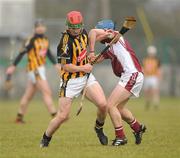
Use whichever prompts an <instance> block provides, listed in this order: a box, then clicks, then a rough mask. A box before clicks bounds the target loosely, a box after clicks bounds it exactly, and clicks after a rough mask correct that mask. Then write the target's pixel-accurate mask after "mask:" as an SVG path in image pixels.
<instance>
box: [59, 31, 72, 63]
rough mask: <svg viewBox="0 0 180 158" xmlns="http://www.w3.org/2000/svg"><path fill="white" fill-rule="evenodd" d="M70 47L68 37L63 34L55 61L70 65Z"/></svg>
mask: <svg viewBox="0 0 180 158" xmlns="http://www.w3.org/2000/svg"><path fill="white" fill-rule="evenodd" d="M71 49H72V46H71V43H70V40H69V35H68V34H67V33H64V34H63V35H62V38H61V40H60V43H59V45H58V47H57V59H58V63H59V64H70V63H71V51H72V50H71Z"/></svg>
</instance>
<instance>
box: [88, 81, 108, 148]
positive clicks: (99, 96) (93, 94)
mask: <svg viewBox="0 0 180 158" xmlns="http://www.w3.org/2000/svg"><path fill="white" fill-rule="evenodd" d="M89 80H90V82H91V78H90V79H89ZM86 97H87V98H88V99H89V100H90V101H91V102H93V103H94V104H95V105H96V106H97V118H96V122H95V131H96V133H97V136H98V138H99V141H100V142H101V144H102V145H107V144H108V138H107V136H105V134H104V132H103V125H104V122H105V119H106V115H107V102H106V98H105V95H104V92H103V90H102V88H101V86H100V85H99V83H98V82H94V83H93V84H90V85H88V87H87V92H86Z"/></svg>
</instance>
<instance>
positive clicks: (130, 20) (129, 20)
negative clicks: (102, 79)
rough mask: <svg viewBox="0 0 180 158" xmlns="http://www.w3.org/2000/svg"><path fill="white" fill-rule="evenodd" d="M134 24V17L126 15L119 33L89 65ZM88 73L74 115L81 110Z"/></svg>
mask: <svg viewBox="0 0 180 158" xmlns="http://www.w3.org/2000/svg"><path fill="white" fill-rule="evenodd" d="M135 24H136V19H135V18H134V17H126V18H125V21H124V23H123V26H122V28H121V30H120V31H119V33H120V34H116V35H115V36H114V38H113V39H112V40H111V42H110V43H109V44H108V45H107V46H106V47H105V48H104V49H103V50H102V51H101V53H99V54H98V55H97V57H96V58H95V59H94V61H92V62H91V65H94V64H95V63H96V62H97V61H98V60H99V58H100V57H101V55H102V54H103V53H105V52H106V51H107V50H108V49H109V48H110V47H111V46H112V44H113V43H114V42H115V41H116V40H117V36H119V37H121V36H122V35H124V34H125V33H126V32H127V31H128V30H130V29H132V28H133V27H134V26H135ZM119 37H118V38H119ZM89 75H90V73H88V74H87V80H86V84H85V87H84V89H83V93H82V97H81V101H80V106H79V109H78V111H77V113H76V116H78V115H79V114H80V112H81V110H82V107H83V100H84V97H85V94H86V90H87V83H88V79H89Z"/></svg>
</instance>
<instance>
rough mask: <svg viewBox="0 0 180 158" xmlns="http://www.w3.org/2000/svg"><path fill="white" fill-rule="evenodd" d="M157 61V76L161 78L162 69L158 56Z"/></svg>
mask: <svg viewBox="0 0 180 158" xmlns="http://www.w3.org/2000/svg"><path fill="white" fill-rule="evenodd" d="M157 62H158V70H157V76H158V78H159V80H161V79H162V69H161V62H160V60H159V59H158V58H157Z"/></svg>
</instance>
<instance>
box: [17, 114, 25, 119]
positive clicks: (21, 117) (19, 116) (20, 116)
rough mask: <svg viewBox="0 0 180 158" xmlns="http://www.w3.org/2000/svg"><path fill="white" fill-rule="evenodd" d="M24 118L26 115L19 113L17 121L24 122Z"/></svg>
mask: <svg viewBox="0 0 180 158" xmlns="http://www.w3.org/2000/svg"><path fill="white" fill-rule="evenodd" d="M23 117H24V115H23V114H20V113H17V118H16V119H17V120H23Z"/></svg>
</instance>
